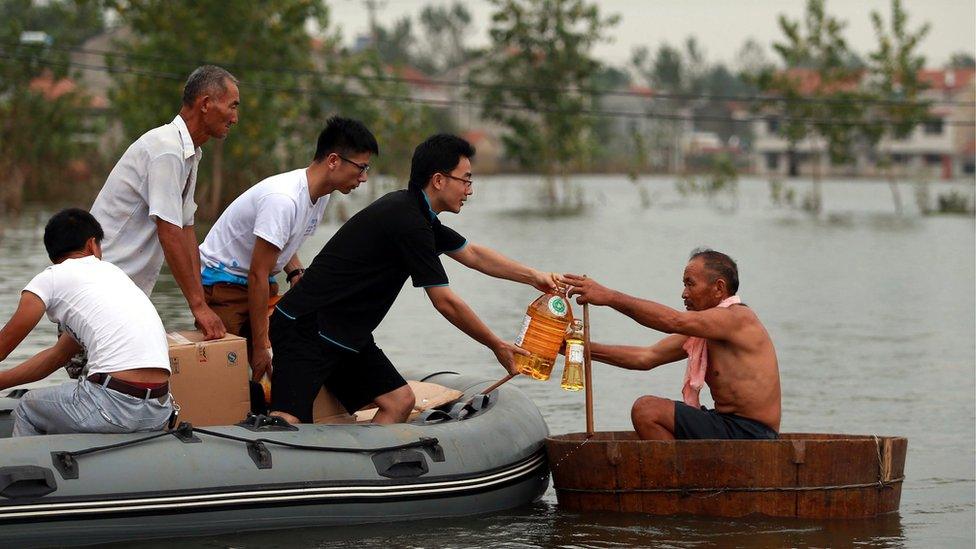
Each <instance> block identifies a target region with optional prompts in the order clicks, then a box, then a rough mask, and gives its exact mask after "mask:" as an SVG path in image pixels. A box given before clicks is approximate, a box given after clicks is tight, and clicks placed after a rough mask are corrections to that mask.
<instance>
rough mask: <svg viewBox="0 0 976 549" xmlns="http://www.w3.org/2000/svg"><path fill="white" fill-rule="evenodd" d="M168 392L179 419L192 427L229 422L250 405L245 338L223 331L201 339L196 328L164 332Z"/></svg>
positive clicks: (234, 419)
mask: <svg viewBox="0 0 976 549" xmlns="http://www.w3.org/2000/svg"><path fill="white" fill-rule="evenodd" d="M166 339H167V341H168V343H169V365H170V369H171V370H172V375H171V376H170V378H169V386H170V392H171V393H172V395H173V398H174V400H175V401H176V403H177V404H179V405H180V419H179V420H180V421H189V422H190V423H192V424H193V425H194V426H196V427H207V426H210V425H233V424H235V423H238V422H240V421H242V420H243V419H244V417H245V416H246V415H247V412H248V411H249V410H250V409H251V397H250V389H249V388H248V379H249V378H250V368H248V363H247V342H246V341H245V340H244V338H242V337H238V336H235V335H231V334H227V335H226V336H225V337H224V338H223V339H215V340H211V341H204V340H203V334H202V333H201V332H197V331H181V332H171V333H169V334H166Z"/></svg>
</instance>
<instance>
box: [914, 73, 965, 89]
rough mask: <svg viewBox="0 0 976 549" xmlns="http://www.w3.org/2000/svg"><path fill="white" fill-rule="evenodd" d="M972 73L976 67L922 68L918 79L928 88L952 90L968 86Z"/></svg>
mask: <svg viewBox="0 0 976 549" xmlns="http://www.w3.org/2000/svg"><path fill="white" fill-rule="evenodd" d="M974 74H976V69H922V70H920V71H918V79H919V80H921V81H922V82H924V83H925V84H926V85H927V86H928V87H929V89H933V90H938V91H950V92H952V91H956V90H959V89H961V88H965V87H966V86H968V85H969V82H970V81H972V79H973V75H974Z"/></svg>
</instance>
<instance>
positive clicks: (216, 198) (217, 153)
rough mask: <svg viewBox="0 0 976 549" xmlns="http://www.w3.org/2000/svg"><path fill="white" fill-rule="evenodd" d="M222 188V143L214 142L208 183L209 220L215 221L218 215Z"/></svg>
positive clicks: (220, 141) (219, 141)
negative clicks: (211, 170) (210, 179)
mask: <svg viewBox="0 0 976 549" xmlns="http://www.w3.org/2000/svg"><path fill="white" fill-rule="evenodd" d="M223 187H224V142H223V141H222V140H216V141H215V143H214V148H213V179H212V181H211V183H210V204H209V208H208V209H209V213H210V219H211V220H215V219H217V214H219V213H220V197H221V196H222V195H223V190H224V189H223Z"/></svg>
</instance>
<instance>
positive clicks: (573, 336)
mask: <svg viewBox="0 0 976 549" xmlns="http://www.w3.org/2000/svg"><path fill="white" fill-rule="evenodd" d="M560 387H562V388H563V389H566V390H567V391H579V390H582V389H583V321H582V320H579V319H576V320H573V324H572V327H571V328H570V332H569V335H567V336H566V363H565V366H563V380H562V383H561V384H560Z"/></svg>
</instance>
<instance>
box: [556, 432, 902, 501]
mask: <svg viewBox="0 0 976 549" xmlns="http://www.w3.org/2000/svg"><path fill="white" fill-rule="evenodd" d="M546 448H547V451H548V459H549V467H550V469H551V471H552V476H553V485H554V486H555V488H556V497H557V499H558V502H559V506H560V507H563V508H565V509H569V510H577V511H619V512H634V513H646V514H651V515H678V514H687V515H700V516H718V517H741V516H746V515H754V514H755V515H766V516H772V517H797V518H808V519H827V518H846V519H850V518H869V517H875V516H878V515H882V514H885V513H893V512H895V511H897V510H898V505H899V502H900V500H901V488H902V481H903V480H904V470H905V453H906V450H907V448H908V440H907V439H905V438H902V437H882V436H870V435H868V436H864V435H835V434H806V433H788V434H782V435H781V438H780V439H779V440H769V441H759V440H736V441H728V440H682V441H644V440H639V439H637V435H636V434H635V433H634V432H632V431H631V432H600V433H595V434H594V435H593V436H592V437H589V438H587V436H586V434H585V433H571V434H567V435H559V436H553V437H549V438H547V439H546Z"/></svg>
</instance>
